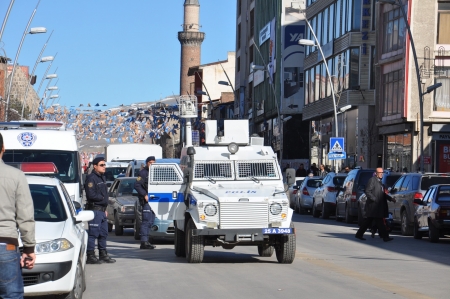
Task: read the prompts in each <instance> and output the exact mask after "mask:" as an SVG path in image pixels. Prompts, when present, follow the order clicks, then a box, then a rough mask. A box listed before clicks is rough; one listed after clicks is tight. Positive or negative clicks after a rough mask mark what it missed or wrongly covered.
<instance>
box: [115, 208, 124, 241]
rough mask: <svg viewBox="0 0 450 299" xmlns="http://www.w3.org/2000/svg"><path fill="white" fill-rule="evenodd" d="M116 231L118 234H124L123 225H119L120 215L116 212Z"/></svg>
mask: <svg viewBox="0 0 450 299" xmlns="http://www.w3.org/2000/svg"><path fill="white" fill-rule="evenodd" d="M114 226H115V229H114V233H115V235H116V236H122V235H123V226H122V225H119V216H118V215H117V213H116V214H114Z"/></svg>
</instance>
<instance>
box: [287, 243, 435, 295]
mask: <svg viewBox="0 0 450 299" xmlns="http://www.w3.org/2000/svg"><path fill="white" fill-rule="evenodd" d="M295 256H296V258H300V259H302V260H305V261H306V262H308V263H310V264H313V265H315V266H319V267H322V268H326V269H327V270H331V271H333V272H336V273H339V274H342V275H345V276H348V277H351V278H354V279H358V280H360V281H362V282H365V283H368V284H370V285H373V286H375V287H378V288H380V289H383V290H386V291H389V292H392V293H395V294H397V295H400V296H403V297H405V298H419V299H432V298H433V297H430V296H427V295H424V294H422V293H419V292H416V291H413V290H409V289H407V288H404V287H402V286H399V285H396V284H393V283H390V282H387V281H385V280H381V279H378V278H376V277H372V276H369V275H366V274H364V273H361V272H357V271H353V270H350V269H348V268H344V267H341V266H339V265H336V264H334V263H332V262H329V261H327V260H325V259H318V258H316V257H314V256H311V255H309V254H306V253H301V252H299V251H296V255H295Z"/></svg>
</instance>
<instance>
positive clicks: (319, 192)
mask: <svg viewBox="0 0 450 299" xmlns="http://www.w3.org/2000/svg"><path fill="white" fill-rule="evenodd" d="M330 178H331V177H330V174H327V175H326V177H325V178H324V179H323V181H322V183H321V185H320V187H319V188H317V189H316V191H314V202H315V204H316V205H320V203H321V202H322V201H323V198H324V196H325V195H324V193H325V192H326V191H325V190H326V188H327V183H328V182H329V181H330Z"/></svg>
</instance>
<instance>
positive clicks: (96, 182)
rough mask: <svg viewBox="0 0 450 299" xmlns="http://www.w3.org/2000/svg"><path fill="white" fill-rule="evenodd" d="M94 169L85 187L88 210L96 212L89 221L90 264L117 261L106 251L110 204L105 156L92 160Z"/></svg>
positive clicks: (88, 246) (88, 252) (88, 260)
mask: <svg viewBox="0 0 450 299" xmlns="http://www.w3.org/2000/svg"><path fill="white" fill-rule="evenodd" d="M92 165H93V167H94V169H93V170H92V172H91V173H90V174H89V175H88V176H87V177H86V182H85V183H84V188H85V191H86V201H87V203H86V210H91V211H93V212H94V219H92V220H91V221H89V222H88V224H89V231H88V245H87V261H86V263H88V264H102V263H115V262H116V260H115V259H112V258H111V257H110V256H109V255H108V252H107V251H106V238H107V237H108V221H107V217H106V216H107V215H106V207H107V205H108V186H107V185H106V178H105V171H106V162H105V158H103V157H98V158H95V159H94V160H93V161H92ZM96 240H97V246H98V252H99V257H98V258H97V257H96V256H95V241H96Z"/></svg>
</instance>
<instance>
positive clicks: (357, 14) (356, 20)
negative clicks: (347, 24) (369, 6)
mask: <svg viewBox="0 0 450 299" xmlns="http://www.w3.org/2000/svg"><path fill="white" fill-rule="evenodd" d="M361 2H362V1H361V0H356V1H354V2H353V12H351V11H349V13H352V14H351V16H352V18H353V22H352V31H359V30H361V14H362V11H361V8H362V6H361ZM374 2H375V1H374Z"/></svg>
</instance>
